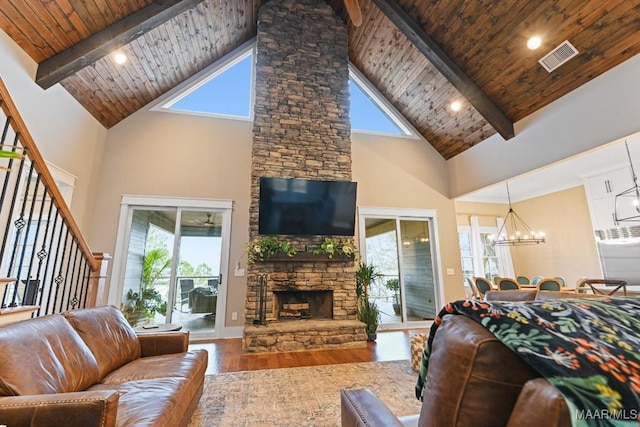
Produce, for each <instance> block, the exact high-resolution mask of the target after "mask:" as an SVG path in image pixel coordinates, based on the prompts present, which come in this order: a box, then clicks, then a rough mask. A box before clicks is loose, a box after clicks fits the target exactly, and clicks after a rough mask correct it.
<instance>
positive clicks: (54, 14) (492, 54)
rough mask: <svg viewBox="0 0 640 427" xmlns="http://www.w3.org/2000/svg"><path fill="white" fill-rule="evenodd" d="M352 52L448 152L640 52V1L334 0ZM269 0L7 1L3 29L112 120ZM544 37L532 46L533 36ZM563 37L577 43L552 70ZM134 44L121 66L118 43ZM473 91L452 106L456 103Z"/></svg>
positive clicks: (241, 33)
mask: <svg viewBox="0 0 640 427" xmlns="http://www.w3.org/2000/svg"><path fill="white" fill-rule="evenodd" d="M326 1H327V3H328V4H329V5H330V6H331V7H332V8H333V10H334V11H335V12H336V14H337V15H338V16H340V17H341V18H342V19H343V20H344V21H345V22H347V23H348V25H349V57H350V59H351V61H352V62H353V64H354V65H355V66H356V67H357V68H358V69H359V70H360V71H361V72H362V73H363V74H364V75H365V76H366V77H367V78H368V79H369V80H370V81H371V82H372V83H373V84H374V86H376V87H377V89H378V90H379V91H380V92H381V93H382V94H384V95H385V96H386V97H387V99H388V100H389V101H390V102H391V103H392V104H393V105H394V106H395V107H396V108H397V109H398V111H400V112H401V113H402V114H403V115H404V116H405V117H406V118H407V119H408V120H409V121H410V122H411V123H412V124H413V126H414V127H415V128H416V129H417V130H418V131H419V132H420V133H421V134H422V135H423V136H424V138H425V139H426V140H427V141H429V143H431V144H432V145H433V146H434V147H435V148H436V150H438V152H439V153H440V154H441V155H442V156H443V157H444V158H445V159H449V158H451V157H454V156H455V155H457V154H459V153H461V152H463V151H465V150H466V149H468V148H470V147H472V146H473V145H475V144H478V143H480V142H482V141H483V140H484V139H486V138H487V137H489V136H491V135H493V134H495V133H496V132H498V133H500V134H501V135H502V136H503V137H504V138H505V139H508V138H510V137H511V136H513V126H512V124H513V123H514V122H516V121H518V120H520V119H522V118H524V117H526V116H528V115H529V114H531V113H533V112H535V111H536V110H538V109H540V108H541V107H543V106H545V105H547V104H549V103H550V102H552V101H554V100H556V99H558V98H559V97H561V96H563V95H565V94H567V93H569V92H570V91H572V90H574V89H576V88H577V87H579V86H581V85H583V84H584V83H586V82H588V81H589V80H591V79H593V78H594V77H596V76H598V75H600V74H602V73H603V72H605V71H607V70H609V69H610V68H612V67H614V66H616V65H618V64H620V63H621V62H623V61H625V60H627V59H629V58H631V57H632V56H634V55H636V54H638V53H640V0H610V1H603V0H580V1H578V0H530V1H502V0H430V1H423V0H400V1H397V0H359V4H360V8H361V13H362V25H360V26H358V27H356V26H354V25H353V23H351V22H350V20H349V15H348V13H347V10H346V8H345V6H344V3H343V0H326ZM260 4H261V2H260V1H259V0H157V1H155V2H153V1H150V0H47V1H44V0H43V1H37V0H2V7H1V8H0V28H2V29H3V30H4V31H5V32H6V33H7V34H8V35H9V36H10V37H11V38H12V39H13V40H15V41H16V43H17V44H18V45H19V46H20V47H21V48H22V49H24V50H25V51H26V52H27V54H29V55H30V56H31V57H32V58H33V59H34V60H35V61H36V62H37V63H38V64H39V68H38V75H37V76H36V81H37V82H38V83H39V84H40V85H41V86H43V87H48V86H51V85H52V84H55V83H56V82H57V81H59V82H60V83H61V84H62V86H63V87H64V88H65V89H66V90H67V91H69V93H71V94H72V95H73V96H74V97H75V98H76V99H77V100H78V102H80V104H81V105H83V106H84V108H86V109H87V111H89V112H90V113H91V114H92V115H93V116H95V117H96V118H97V119H98V120H99V121H100V122H101V123H102V124H103V125H104V126H106V127H111V126H113V125H115V124H116V123H118V122H119V121H121V120H122V119H124V118H126V117H127V116H129V115H130V114H132V113H134V112H135V111H137V110H138V109H140V108H141V107H143V106H144V105H146V104H148V103H149V102H151V101H153V100H154V99H156V98H157V97H158V96H160V95H162V94H163V93H165V92H167V91H168V90H170V89H171V88H173V87H175V86H176V85H178V84H179V83H181V82H182V81H184V80H186V79H188V78H189V77H190V76H192V75H193V74H195V73H197V72H198V71H200V70H202V69H204V68H206V67H207V66H209V65H210V64H212V63H214V62H216V61H217V60H219V59H220V58H222V57H223V56H224V55H225V54H227V53H229V52H231V51H232V50H233V49H234V48H236V47H238V46H240V45H241V44H243V43H245V42H246V41H248V40H250V39H252V38H253V37H254V36H255V35H256V25H257V23H256V17H257V13H258V9H259V7H260ZM533 35H539V36H541V37H542V40H543V42H542V46H541V47H540V48H539V49H537V50H534V51H532V50H529V49H527V47H526V41H527V39H528V38H529V37H531V36H533ZM565 40H569V41H570V42H571V43H572V44H573V45H574V46H575V47H576V48H577V50H578V51H579V52H580V53H579V54H578V55H577V56H576V57H575V58H573V59H571V60H570V61H568V62H567V63H566V64H564V65H562V66H560V67H559V68H558V69H557V70H556V71H554V72H553V73H548V72H547V71H546V70H545V69H544V68H543V67H542V66H541V65H540V64H539V63H538V60H539V59H540V58H541V57H542V56H544V55H545V54H546V53H548V52H549V51H551V50H552V49H553V48H555V47H556V46H557V45H559V44H560V43H562V42H563V41H565ZM118 46H121V50H122V51H123V52H124V53H125V54H126V55H127V57H128V58H129V60H128V61H127V62H126V64H125V65H117V64H115V62H114V60H113V59H112V57H111V56H110V55H107V54H108V53H109V52H111V51H112V50H113V49H115V48H116V47H118ZM454 100H460V101H461V102H462V109H461V110H460V111H458V112H453V111H451V109H450V107H449V104H450V103H451V102H452V101H454Z"/></svg>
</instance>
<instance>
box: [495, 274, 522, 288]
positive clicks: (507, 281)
mask: <svg viewBox="0 0 640 427" xmlns="http://www.w3.org/2000/svg"><path fill="white" fill-rule="evenodd" d="M498 289H500V290H501V291H519V290H520V284H519V283H518V282H517V281H516V280H513V279H512V278H510V277H501V278H500V280H498Z"/></svg>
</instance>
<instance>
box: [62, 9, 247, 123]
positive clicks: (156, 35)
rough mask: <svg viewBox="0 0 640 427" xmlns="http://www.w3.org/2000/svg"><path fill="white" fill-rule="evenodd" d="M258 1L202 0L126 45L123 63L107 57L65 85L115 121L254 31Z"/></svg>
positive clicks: (108, 120)
mask: <svg viewBox="0 0 640 427" xmlns="http://www.w3.org/2000/svg"><path fill="white" fill-rule="evenodd" d="M258 6H259V2H258V1H257V0H243V1H234V0H207V1H204V2H202V3H200V4H199V5H198V6H197V7H195V8H194V9H192V10H190V11H188V12H186V13H184V14H182V15H180V16H176V17H175V18H173V19H171V20H170V21H168V22H167V23H165V24H163V25H160V26H158V27H156V28H155V29H153V30H151V31H149V32H147V33H145V34H143V35H142V36H140V37H138V38H137V39H135V40H133V41H132V42H131V43H129V44H128V45H127V46H125V47H124V48H123V49H122V50H123V52H124V53H125V54H126V55H127V57H128V61H127V62H126V63H125V64H124V65H117V64H115V63H114V62H113V60H112V59H111V57H109V56H108V57H104V58H102V59H100V60H99V61H97V62H96V63H94V64H93V65H91V66H89V67H86V68H85V69H83V70H81V71H79V72H78V73H77V74H76V76H75V77H74V76H72V77H69V78H67V79H65V80H63V81H62V85H63V86H64V87H65V88H66V89H67V90H68V91H69V92H70V93H71V94H72V95H74V96H75V97H76V98H77V99H78V101H79V102H80V103H81V104H82V105H83V106H84V107H85V108H86V109H87V110H88V111H89V112H90V113H91V114H92V115H93V116H94V117H96V119H98V120H99V121H100V122H101V123H102V124H104V125H105V126H106V127H111V126H113V125H115V124H116V123H118V122H119V121H120V120H122V119H124V118H125V117H127V116H129V115H130V114H132V113H134V112H135V111H137V110H139V109H140V108H141V107H143V106H145V105H146V104H148V103H150V102H151V101H153V100H154V99H156V98H157V97H158V96H160V95H162V94H163V93H165V92H166V91H168V90H170V89H171V88H173V87H175V86H176V85H178V84H179V83H181V82H182V81H184V80H186V79H187V78H188V77H190V76H191V75H193V74H195V73H197V72H199V71H200V70H202V69H204V68H206V67H207V66H208V65H210V64H211V63H213V62H215V60H217V59H218V58H220V57H221V56H223V55H224V54H226V53H228V52H229V51H231V50H232V49H233V48H234V47H236V46H237V45H239V44H241V43H243V42H245V41H246V40H248V39H250V38H251V37H253V36H255V33H256V22H255V17H256V15H257V9H258ZM82 93H84V95H80V94H82ZM86 93H90V94H91V95H87V94H86ZM106 105H108V106H109V107H106ZM114 106H115V107H114Z"/></svg>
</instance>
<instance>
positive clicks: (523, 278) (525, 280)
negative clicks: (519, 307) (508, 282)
mask: <svg viewBox="0 0 640 427" xmlns="http://www.w3.org/2000/svg"><path fill="white" fill-rule="evenodd" d="M516 281H517V282H518V283H520V284H521V285H530V284H531V280H529V278H528V277H527V276H518V277H516Z"/></svg>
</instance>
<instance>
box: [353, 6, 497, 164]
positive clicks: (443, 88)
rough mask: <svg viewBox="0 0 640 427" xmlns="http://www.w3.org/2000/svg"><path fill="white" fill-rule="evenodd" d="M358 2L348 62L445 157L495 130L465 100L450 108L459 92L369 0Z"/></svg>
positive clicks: (480, 139)
mask: <svg viewBox="0 0 640 427" xmlns="http://www.w3.org/2000/svg"><path fill="white" fill-rule="evenodd" d="M360 5H361V8H362V13H363V24H362V26H360V27H358V28H355V27H353V26H350V27H349V39H350V46H349V57H350V59H351V61H352V62H353V63H354V64H355V65H356V66H357V67H358V69H360V70H361V71H362V72H363V73H364V74H365V76H367V78H368V79H369V80H370V81H371V82H372V83H373V84H374V85H375V86H376V88H377V89H378V90H379V91H380V92H381V93H382V94H383V95H385V97H386V98H387V99H388V100H389V101H390V102H391V103H392V104H393V105H394V106H395V107H396V109H398V111H400V112H401V113H402V114H403V115H404V116H405V117H407V118H408V119H409V120H410V121H411V123H412V124H413V126H414V127H415V128H416V129H417V130H418V131H419V132H420V133H421V134H422V136H423V137H424V138H425V139H426V140H427V141H429V143H431V145H433V147H434V148H435V149H436V150H437V151H438V152H440V154H442V156H443V157H444V158H445V159H449V158H451V157H453V156H455V155H456V154H458V153H460V152H462V151H464V150H465V149H467V148H469V147H471V146H473V145H475V144H477V143H478V142H480V141H482V140H483V139H485V138H487V137H488V136H491V135H493V134H494V133H495V130H494V129H493V128H492V127H491V126H489V125H488V123H487V121H486V120H485V119H484V118H483V117H482V116H481V115H480V114H479V113H478V112H477V111H475V109H473V108H472V107H470V106H469V104H468V103H466V105H465V108H464V110H463V111H461V112H458V113H454V112H452V111H451V110H450V109H449V104H450V103H451V102H452V101H453V100H456V99H460V100H462V97H461V96H460V93H459V92H458V91H457V90H456V89H455V88H454V87H453V86H452V85H451V84H450V83H449V82H448V81H446V79H444V78H443V77H442V75H441V74H440V73H439V72H438V71H437V70H436V69H435V68H434V67H433V65H431V63H430V62H429V61H428V60H427V59H426V58H425V57H424V55H422V54H421V53H420V52H419V51H418V50H417V49H416V48H415V47H414V46H413V45H412V44H411V42H409V40H408V39H407V38H406V37H405V36H404V35H403V34H402V33H401V32H400V31H399V30H398V28H397V27H396V26H395V25H393V24H392V23H391V22H390V21H389V20H388V18H387V17H386V16H385V15H384V14H383V13H382V12H381V11H380V10H379V9H378V8H377V7H376V6H375V5H373V3H371V2H370V1H362V2H361V3H360Z"/></svg>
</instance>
